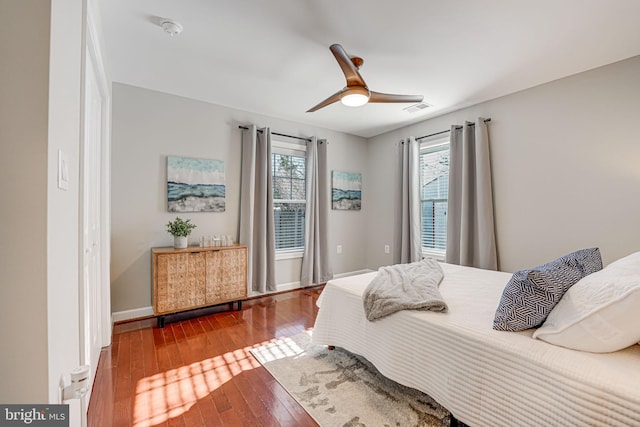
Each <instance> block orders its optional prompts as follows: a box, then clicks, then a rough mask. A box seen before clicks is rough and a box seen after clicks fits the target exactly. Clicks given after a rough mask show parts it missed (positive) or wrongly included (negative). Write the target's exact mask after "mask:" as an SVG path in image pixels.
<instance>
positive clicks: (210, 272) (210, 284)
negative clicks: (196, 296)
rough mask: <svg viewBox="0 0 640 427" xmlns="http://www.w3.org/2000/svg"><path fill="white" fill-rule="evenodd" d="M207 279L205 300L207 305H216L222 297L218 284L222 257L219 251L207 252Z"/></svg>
mask: <svg viewBox="0 0 640 427" xmlns="http://www.w3.org/2000/svg"><path fill="white" fill-rule="evenodd" d="M206 260H207V261H206V263H207V268H206V270H207V273H206V275H207V279H206V285H205V295H206V296H205V299H206V302H207V304H216V303H218V302H220V301H222V295H221V294H220V283H221V281H222V279H221V277H220V266H221V261H222V256H221V255H220V251H211V252H207V255H206Z"/></svg>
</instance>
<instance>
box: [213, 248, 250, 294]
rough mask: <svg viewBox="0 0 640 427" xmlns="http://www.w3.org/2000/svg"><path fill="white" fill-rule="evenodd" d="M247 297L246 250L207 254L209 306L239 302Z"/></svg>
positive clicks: (228, 250)
mask: <svg viewBox="0 0 640 427" xmlns="http://www.w3.org/2000/svg"><path fill="white" fill-rule="evenodd" d="M246 296H247V255H246V249H244V248H239V249H224V250H220V251H212V252H207V284H206V301H207V304H217V303H220V302H227V301H234V300H239V299H243V298H246Z"/></svg>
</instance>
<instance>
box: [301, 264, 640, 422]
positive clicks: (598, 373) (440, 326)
mask: <svg viewBox="0 0 640 427" xmlns="http://www.w3.org/2000/svg"><path fill="white" fill-rule="evenodd" d="M441 267H442V270H443V272H444V279H443V281H442V283H441V284H440V292H441V294H442V297H443V299H444V300H445V301H446V303H447V305H448V312H446V313H438V312H429V311H414V310H402V311H399V312H397V313H394V314H392V315H390V316H387V317H384V318H382V319H378V320H375V321H373V322H370V321H368V320H367V319H366V318H365V313H364V309H363V303H362V294H363V292H364V290H365V288H366V287H367V285H368V284H369V283H370V282H371V281H372V280H373V278H374V277H375V275H376V272H372V273H366V274H361V275H357V276H351V277H346V278H341V279H336V280H331V281H329V282H328V283H327V284H326V286H325V288H324V290H323V292H322V294H321V296H320V298H319V300H318V305H319V312H318V316H317V319H316V323H315V326H314V330H313V335H312V341H313V342H314V343H315V344H319V345H330V346H337V347H342V348H344V349H345V350H348V351H350V352H352V353H354V354H358V355H361V356H363V357H365V358H366V359H367V360H369V361H370V362H371V363H373V364H374V365H375V366H376V368H377V369H378V370H379V371H380V372H381V373H382V374H383V375H385V376H386V377H388V378H390V379H392V380H394V381H396V382H398V383H400V384H403V385H406V386H409V387H413V388H416V389H418V390H421V391H423V392H424V393H426V394H428V395H430V396H431V397H433V398H434V399H435V400H436V401H438V402H439V403H440V404H441V405H443V406H444V407H446V408H447V409H448V410H449V411H450V412H451V413H452V414H453V416H454V417H455V418H456V419H457V420H459V421H462V422H464V423H465V424H468V425H470V426H491V427H497V426H508V427H512V426H580V425H583V426H597V425H616V426H630V425H640V345H633V346H630V347H628V348H625V349H623V350H620V351H616V352H613V353H602V354H598V353H589V352H583V351H576V350H570V349H567V348H563V347H559V346H556V345H552V344H549V343H547V342H544V341H541V340H538V339H533V338H532V334H533V332H534V330H533V329H530V330H525V331H522V332H504V331H496V330H493V328H492V322H493V320H494V316H495V313H496V307H497V306H498V303H499V301H500V298H501V295H502V292H503V289H504V287H505V284H506V283H507V282H508V281H509V279H510V278H511V277H512V275H511V274H510V273H504V272H495V271H488V270H481V269H476V268H470V267H461V266H457V265H451V264H445V263H442V264H441ZM638 310H639V311H640V307H639V308H638Z"/></svg>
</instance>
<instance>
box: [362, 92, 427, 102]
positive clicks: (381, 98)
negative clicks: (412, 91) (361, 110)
mask: <svg viewBox="0 0 640 427" xmlns="http://www.w3.org/2000/svg"><path fill="white" fill-rule="evenodd" d="M423 99H424V96H422V95H395V94H392V93H380V92H374V91H371V97H370V98H369V102H422V100H423Z"/></svg>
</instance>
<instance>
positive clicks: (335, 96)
mask: <svg viewBox="0 0 640 427" xmlns="http://www.w3.org/2000/svg"><path fill="white" fill-rule="evenodd" d="M341 93H342V90H339V91H338V92H336V93H334V94H333V95H331V96H330V97H328V98H327V99H325V100H324V101H322V102H321V103H319V104H318V105H316V106H314V107H311V108H309V109H308V110H307V113H313V112H314V111H316V110H319V109H321V108H323V107H326V106H327V105H331V104H333V103H334V102H338V101H340V94H341Z"/></svg>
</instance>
